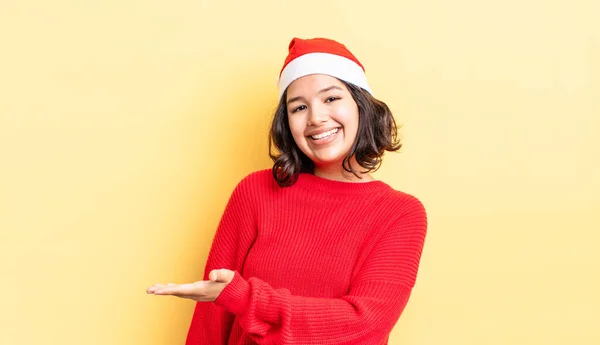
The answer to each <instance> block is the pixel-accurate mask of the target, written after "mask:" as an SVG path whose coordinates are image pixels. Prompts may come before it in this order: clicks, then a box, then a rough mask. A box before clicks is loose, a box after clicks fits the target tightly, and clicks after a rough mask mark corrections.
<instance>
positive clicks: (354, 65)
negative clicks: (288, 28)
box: [278, 38, 373, 98]
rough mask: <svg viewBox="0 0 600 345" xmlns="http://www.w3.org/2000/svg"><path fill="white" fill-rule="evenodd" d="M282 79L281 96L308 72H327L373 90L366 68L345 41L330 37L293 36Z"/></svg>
mask: <svg viewBox="0 0 600 345" xmlns="http://www.w3.org/2000/svg"><path fill="white" fill-rule="evenodd" d="M288 51H289V54H288V56H287V58H286V59H285V62H284V64H283V67H282V69H281V72H280V74H279V79H278V89H279V97H280V98H281V96H282V95H283V93H284V92H285V90H286V89H287V87H288V86H290V84H291V83H292V82H293V81H294V80H296V79H298V78H300V77H304V76H306V75H310V74H326V75H330V76H332V77H335V78H338V79H341V80H343V81H345V82H348V83H351V84H354V85H356V86H359V87H361V88H363V89H365V90H366V91H367V92H369V93H371V94H373V93H372V92H371V89H370V88H369V84H368V83H367V77H366V75H365V68H364V67H363V65H362V64H361V63H360V62H359V61H358V59H357V58H356V57H355V56H354V55H353V54H352V53H351V52H350V51H349V50H348V48H346V46H344V45H343V44H341V43H339V42H336V41H334V40H331V39H327V38H312V39H301V38H293V39H292V41H291V42H290V45H289V47H288Z"/></svg>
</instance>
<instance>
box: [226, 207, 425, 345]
mask: <svg viewBox="0 0 600 345" xmlns="http://www.w3.org/2000/svg"><path fill="white" fill-rule="evenodd" d="M426 231H427V217H426V214H425V209H424V208H423V206H422V204H421V203H420V202H419V201H418V200H417V199H416V198H411V199H410V201H409V202H408V204H407V205H406V207H405V208H404V211H403V212H402V215H401V216H400V217H399V218H398V219H397V221H395V222H394V224H393V225H392V226H391V227H390V228H388V229H386V231H383V232H381V235H380V236H379V237H378V238H377V239H375V241H376V242H375V244H374V246H372V249H371V251H370V252H369V253H368V254H367V255H368V257H367V259H366V260H365V261H364V262H363V264H362V266H361V267H360V268H359V269H358V273H357V275H356V276H355V280H354V281H353V283H352V286H351V288H350V290H349V292H348V293H347V294H346V295H345V296H342V297H340V298H313V297H303V296H296V295H292V294H291V293H290V292H289V291H288V290H286V289H274V288H272V287H271V286H270V285H269V284H267V283H266V282H264V281H262V280H260V279H256V278H249V279H248V280H245V279H244V278H243V277H242V276H241V275H240V274H239V273H237V272H236V274H235V276H234V279H233V280H232V282H231V283H229V285H227V287H226V288H225V289H224V290H223V292H222V293H221V295H220V296H219V297H218V298H217V300H216V301H215V304H217V305H219V306H222V307H224V308H225V309H227V310H228V311H230V312H231V313H233V314H235V315H237V316H238V319H239V322H240V325H241V326H242V327H243V328H244V329H245V330H246V331H247V332H248V333H249V334H250V335H251V336H252V338H253V339H254V340H255V341H256V342H258V343H259V344H304V345H309V344H320V345H329V344H331V345H333V344H336V345H343V344H362V343H366V342H367V341H368V343H369V344H371V343H372V344H379V343H384V342H385V340H386V339H387V338H388V336H389V333H390V332H391V330H392V329H393V327H394V325H395V324H396V322H397V321H398V319H399V318H400V314H401V313H402V311H403V310H404V307H405V306H406V304H407V302H408V299H409V296H410V294H411V291H412V288H413V286H414V284H415V280H416V276H417V270H418V267H419V262H420V258H421V252H422V248H423V244H424V241H425V234H426Z"/></svg>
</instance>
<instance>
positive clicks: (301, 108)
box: [292, 105, 306, 113]
mask: <svg viewBox="0 0 600 345" xmlns="http://www.w3.org/2000/svg"><path fill="white" fill-rule="evenodd" d="M304 109H306V106H305V105H301V106H299V107H296V108H294V109H292V113H295V112H297V111H300V110H304Z"/></svg>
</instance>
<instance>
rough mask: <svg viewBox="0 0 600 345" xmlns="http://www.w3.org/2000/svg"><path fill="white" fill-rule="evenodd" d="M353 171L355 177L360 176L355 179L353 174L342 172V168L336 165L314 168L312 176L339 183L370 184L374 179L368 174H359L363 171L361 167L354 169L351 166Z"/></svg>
mask: <svg viewBox="0 0 600 345" xmlns="http://www.w3.org/2000/svg"><path fill="white" fill-rule="evenodd" d="M353 168H354V171H357V175H358V176H360V178H359V177H357V176H356V175H354V174H353V173H350V172H347V171H346V170H344V168H342V167H341V166H339V165H337V166H316V167H315V169H314V171H313V174H314V175H315V176H318V177H321V178H324V179H328V180H334V181H341V182H358V183H360V182H371V181H374V180H375V178H373V176H371V174H369V173H361V171H362V170H363V169H362V167H358V168H356V167H355V166H353Z"/></svg>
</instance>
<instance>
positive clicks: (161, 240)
mask: <svg viewBox="0 0 600 345" xmlns="http://www.w3.org/2000/svg"><path fill="white" fill-rule="evenodd" d="M599 14H600V2H598V1H594V0H590V1H583V0H580V1H575V0H574V1H566V0H563V1H532V0H528V1H523V0H508V1H475V0H455V1H442V0H436V1H432V0H427V1H416V0H411V1H348V0H344V1H342V0H338V1H313V0H305V1H294V2H286V1H277V0H270V1H210V2H209V1H202V0H173V1H134V0H119V1H116V0H109V1H75V0H72V1H65V0H58V1H39V0H38V1H3V2H2V3H1V4H0V49H1V51H0V159H1V167H0V262H1V263H0V344H1V345H15V344H41V343H43V344H181V343H182V342H183V340H184V338H185V333H186V331H187V327H188V324H189V319H190V317H191V313H192V308H193V303H192V302H191V301H187V300H178V299H176V298H168V297H165V298H163V297H156V296H148V295H146V294H145V289H146V287H148V286H149V285H151V284H153V283H156V282H162V283H166V282H189V281H193V280H197V279H199V278H200V276H201V273H202V268H203V265H204V260H205V258H206V255H207V251H208V248H209V245H210V240H211V238H212V235H213V234H214V230H215V227H216V224H217V222H218V220H219V217H220V215H221V212H222V210H223V208H224V205H225V203H226V201H227V199H228V197H229V193H230V192H231V191H232V189H233V187H234V186H235V184H236V183H237V181H239V179H240V178H242V177H243V176H245V175H246V174H247V173H249V172H251V171H254V170H257V169H263V168H267V167H269V165H270V160H269V159H268V157H267V141H266V134H267V128H268V122H269V120H270V117H271V113H272V111H273V109H274V107H275V104H276V103H275V101H276V100H275V97H276V89H275V78H276V76H277V73H278V72H279V69H280V66H281V63H282V62H283V59H284V58H285V55H286V52H287V44H288V42H289V40H290V39H291V38H292V37H294V36H298V37H304V38H306V37H314V36H325V37H331V38H335V39H338V40H340V41H342V42H343V43H345V44H346V45H347V46H348V47H349V48H350V49H351V50H352V51H353V52H354V53H355V54H356V55H357V56H358V58H359V59H360V60H361V61H362V62H363V63H364V65H365V66H366V68H367V75H368V77H369V80H370V83H371V85H372V88H373V90H374V92H375V93H376V95H377V96H378V97H379V98H380V99H382V100H384V101H386V102H387V103H388V104H389V105H390V107H391V108H392V110H393V112H394V114H395V116H396V118H397V120H398V122H399V123H401V124H402V125H403V128H402V135H403V137H404V143H405V146H404V148H403V150H402V153H400V154H392V155H387V156H386V161H385V164H384V166H383V167H382V169H381V170H380V171H379V172H378V173H377V175H376V177H378V178H380V179H383V180H384V181H386V182H388V183H389V184H390V185H392V186H393V187H396V188H398V189H402V190H405V191H407V192H409V193H412V194H414V195H416V196H418V197H419V198H420V199H421V200H422V201H423V202H424V204H425V205H426V207H427V209H428V212H429V217H430V228H429V234H428V238H427V243H426V247H425V251H424V254H423V260H422V265H421V271H420V274H419V280H418V281H417V286H416V288H415V290H414V294H413V296H412V299H411V301H410V303H409V306H408V307H407V309H406V311H405V313H404V314H403V316H402V318H401V320H400V322H399V323H398V325H397V327H396V328H395V330H394V332H393V334H392V337H391V340H390V344H404V345H417V344H427V345H430V344H436V345H442V344H457V345H458V344H460V345H466V344H503V345H504V344H524V345H530V344H545V345H555V344H556V345H558V344H599V343H600V330H599V329H600V277H599V273H600V252H599V244H600V243H599V242H600V137H599V136H598V133H597V132H598V129H599V128H600V24H599V23H600V22H599V21H598V15H599Z"/></svg>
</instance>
